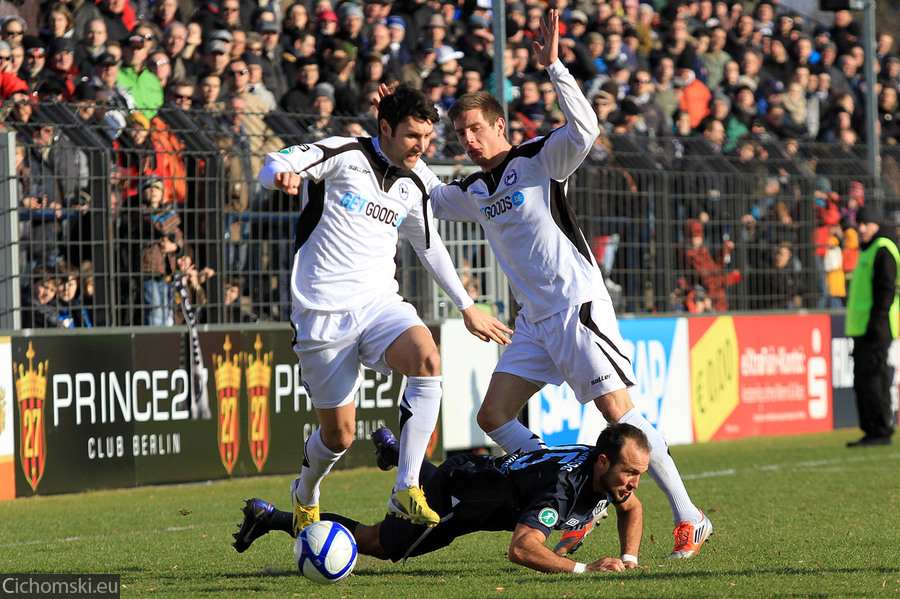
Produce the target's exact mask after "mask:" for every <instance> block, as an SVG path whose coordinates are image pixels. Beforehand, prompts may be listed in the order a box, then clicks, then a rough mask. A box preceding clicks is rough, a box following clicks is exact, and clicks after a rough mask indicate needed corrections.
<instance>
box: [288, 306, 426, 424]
mask: <svg viewBox="0 0 900 599" xmlns="http://www.w3.org/2000/svg"><path fill="white" fill-rule="evenodd" d="M291 325H292V326H293V328H294V353H296V354H297V358H299V360H300V378H301V379H302V380H303V386H304V387H306V391H307V393H309V397H310V399H311V400H312V403H313V405H314V406H315V407H316V408H322V409H328V408H337V407H340V406H344V405H347V404H349V403H351V402H353V401H354V400H355V399H356V392H357V390H358V389H359V385H360V383H361V382H362V371H361V370H360V368H359V365H360V364H363V365H365V366H367V367H368V368H371V369H373V370H376V371H378V372H380V373H381V374H390V373H391V371H392V370H391V367H390V366H388V364H387V362H385V359H384V352H385V351H387V348H388V347H389V346H390V345H391V343H393V342H394V341H395V340H396V339H397V338H398V337H399V336H400V335H402V334H403V332H404V331H406V330H408V329H409V328H411V327H415V326H422V327H424V326H425V323H424V322H422V319H421V318H419V315H418V314H416V309H415V308H414V307H413V306H412V304H409V303H407V302H405V301H403V298H401V297H400V296H399V295H396V294H391V295H387V296H383V297H381V298H378V299H376V300H375V301H373V302H372V303H371V304H369V305H368V306H366V307H364V308H362V309H360V310H355V311H353V312H323V311H319V310H306V309H297V308H295V309H294V311H293V313H292V314H291Z"/></svg>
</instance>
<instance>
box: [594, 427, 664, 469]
mask: <svg viewBox="0 0 900 599" xmlns="http://www.w3.org/2000/svg"><path fill="white" fill-rule="evenodd" d="M627 439H633V440H634V442H635V444H636V445H637V446H638V448H639V449H642V450H644V451H646V452H647V453H650V442H649V441H648V440H647V435H645V434H644V431H642V430H641V429H639V428H638V427H636V426H632V425H631V424H625V423H614V424H610V425H609V426H607V427H606V428H605V429H603V432H601V433H600V436H599V437H597V445H596V447H595V449H594V457H595V459H596V457H597V456H599V455H600V454H603V455H605V456H606V457H607V458H608V459H609V463H610V464H611V465H612V464H615V463H617V462H618V461H619V459H620V457H621V455H622V448H623V447H625V441H626V440H627Z"/></svg>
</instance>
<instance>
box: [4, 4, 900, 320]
mask: <svg viewBox="0 0 900 599" xmlns="http://www.w3.org/2000/svg"><path fill="white" fill-rule="evenodd" d="M491 4H492V3H491V1H490V0H398V1H395V2H391V1H390V0H351V1H347V0H309V1H302V0H301V1H295V2H288V1H285V0H66V1H58V0H57V1H43V0H42V1H40V2H37V1H35V2H24V3H23V2H17V1H12V0H0V96H2V99H3V100H4V104H3V108H2V109H0V121H2V122H0V127H2V128H4V129H6V130H13V131H15V132H16V134H17V136H18V139H19V140H20V143H21V144H22V146H23V147H24V151H23V152H22V153H21V160H20V159H19V155H18V154H17V170H18V171H19V173H20V174H21V175H22V178H21V180H20V196H21V197H22V198H23V204H22V205H23V207H24V208H26V209H28V210H30V211H31V213H32V214H33V216H32V217H31V218H30V219H29V220H28V221H27V223H26V225H27V231H24V234H25V238H26V239H29V240H31V244H30V246H29V247H31V248H32V251H31V252H30V253H29V255H28V256H26V257H25V258H26V262H27V263H28V265H29V266H28V268H27V269H26V270H27V272H29V273H32V272H33V273H34V274H35V275H37V274H38V273H41V276H40V277H36V278H35V285H34V287H35V289H34V293H33V294H32V295H31V296H30V297H32V296H33V298H34V299H33V301H35V302H40V298H41V297H45V298H46V295H47V293H48V292H47V289H48V288H49V286H50V285H49V283H47V285H44V286H43V287H42V289H43V292H38V290H37V285H38V281H44V282H46V279H45V276H46V273H47V271H48V270H49V269H58V268H67V267H66V266H65V265H66V264H70V263H73V262H75V263H78V262H79V261H81V260H82V259H83V258H84V257H83V256H72V255H60V251H59V246H58V245H57V244H56V243H54V239H60V238H61V236H65V235H67V236H69V237H70V238H76V239H77V236H78V234H79V232H78V231H67V230H66V227H67V226H68V225H69V224H70V223H69V219H66V218H60V211H66V210H78V209H79V208H80V207H81V208H84V207H85V206H88V205H89V204H90V196H89V192H88V189H87V183H86V182H87V180H88V173H86V172H85V171H86V168H87V167H86V160H85V157H84V155H83V154H82V152H80V151H79V150H78V149H77V148H75V147H72V144H71V142H69V141H67V140H66V139H65V137H66V136H65V135H64V134H60V133H59V131H58V130H57V129H56V128H55V126H56V123H54V122H53V121H52V118H50V117H49V116H48V115H41V114H40V110H35V108H34V106H35V104H33V103H34V102H40V103H46V102H70V103H72V105H73V106H75V107H76V109H77V114H78V116H79V118H81V119H82V120H83V121H84V122H85V123H88V124H90V125H91V126H92V127H95V128H96V129H97V130H98V131H101V132H102V133H103V135H105V136H106V137H108V139H109V141H110V143H111V144H112V147H113V148H114V150H115V156H116V159H115V161H116V164H115V165H114V173H115V178H116V180H117V181H118V186H117V191H116V194H115V195H116V198H114V205H113V210H114V211H115V210H116V209H118V210H120V211H121V214H122V215H125V214H126V213H127V211H128V210H129V209H130V210H132V211H133V212H134V215H133V216H120V217H119V218H117V220H116V222H117V223H118V227H119V233H120V237H121V239H122V240H123V243H122V244H121V245H122V247H128V245H129V244H128V243H127V240H128V239H132V240H133V239H140V244H143V245H139V247H136V248H134V251H131V252H130V253H129V252H124V253H126V254H128V255H127V256H126V257H125V258H124V260H126V261H128V260H130V261H131V262H133V265H132V268H133V272H137V273H142V274H143V277H142V282H141V283H140V284H136V283H134V282H131V283H129V284H128V287H129V289H127V290H125V291H124V292H125V293H126V294H127V295H128V296H130V297H132V298H133V299H135V300H136V303H138V304H140V303H141V301H139V299H140V297H141V296H143V303H144V305H145V309H144V310H143V312H142V315H141V316H135V317H134V318H133V320H134V321H135V322H137V321H140V320H142V321H143V322H145V323H150V322H153V323H157V322H166V323H168V322H171V317H172V314H171V311H170V310H169V311H166V310H163V309H162V308H161V307H160V305H159V304H163V303H165V304H167V305H168V304H169V303H170V300H169V299H168V298H169V297H170V296H171V289H170V288H169V287H166V286H165V285H162V284H161V283H159V281H160V280H161V277H162V280H165V278H166V277H169V276H171V275H172V274H173V273H176V272H178V266H177V260H176V257H178V256H180V255H182V253H183V247H184V244H185V240H184V238H183V236H182V232H181V221H182V220H183V218H180V216H179V209H180V208H183V207H184V206H185V202H186V190H185V183H184V180H185V164H184V160H182V159H181V157H180V154H179V152H180V151H181V150H182V149H183V148H184V140H183V139H179V137H178V136H177V135H174V134H173V133H172V132H171V131H169V126H168V124H167V121H166V120H165V119H163V118H160V114H161V113H160V111H161V110H165V109H166V108H169V109H177V110H180V111H185V112H188V113H190V114H192V115H193V118H194V120H195V121H196V122H197V123H199V124H200V125H201V126H202V128H203V129H205V130H206V131H208V132H210V133H214V134H215V135H213V136H212V137H213V139H214V140H215V143H216V145H217V146H218V147H219V149H220V150H221V152H222V157H223V158H222V159H223V160H224V161H225V172H226V175H227V178H228V180H229V182H230V186H229V189H228V191H227V196H228V197H227V198H224V199H223V200H222V208H223V210H225V211H226V212H228V213H231V214H234V215H239V214H241V213H243V212H245V211H247V210H248V209H250V210H254V209H259V208H261V207H263V206H265V205H266V202H267V201H268V200H267V196H266V193H265V190H263V189H261V188H260V187H259V186H258V184H257V183H256V181H255V176H254V175H255V173H256V172H257V171H258V169H259V167H260V163H261V160H262V157H263V156H264V154H265V153H266V152H269V151H273V150H277V149H279V148H281V147H283V145H285V144H284V142H283V140H282V139H280V137H279V135H277V134H276V132H274V131H272V129H271V128H270V126H269V125H268V124H267V120H266V119H265V118H264V117H265V115H267V114H269V113H273V112H285V113H299V114H305V115H310V118H309V119H307V120H306V121H304V124H303V132H302V138H303V141H315V140H317V139H321V138H323V137H326V136H329V135H334V134H350V135H366V134H367V133H372V131H370V130H368V131H367V127H371V125H369V124H368V123H370V120H369V119H368V117H371V116H372V115H373V101H372V100H373V98H376V97H377V93H378V92H377V90H378V86H379V85H380V84H382V83H387V84H391V83H392V82H396V81H412V82H414V83H415V84H417V85H419V86H421V88H422V89H423V90H424V91H425V92H426V93H427V94H428V95H429V96H430V97H431V98H432V99H433V100H434V102H435V104H436V105H437V106H438V107H439V109H440V111H441V113H442V115H443V113H444V112H445V111H446V110H447V109H448V108H449V106H450V105H451V104H452V103H453V101H454V100H455V98H457V97H458V96H459V95H461V94H463V93H465V92H469V91H474V90H479V89H486V90H489V91H490V92H491V93H493V94H495V95H498V96H499V95H501V94H502V96H503V97H505V99H506V100H507V102H508V104H509V107H510V108H509V114H510V119H509V126H508V129H509V134H510V137H511V141H513V143H518V142H520V141H523V140H527V139H529V138H531V137H533V136H535V135H538V134H541V133H544V132H547V131H549V130H550V129H551V128H553V127H556V126H559V125H561V124H563V123H564V121H565V117H564V115H563V113H562V111H561V110H560V109H559V106H558V104H557V99H556V94H555V90H554V89H553V86H552V85H551V84H550V82H549V79H548V78H547V77H546V76H545V74H544V73H543V72H542V71H541V70H540V69H538V68H536V66H535V65H534V63H533V60H532V52H531V42H532V40H533V39H535V38H536V37H537V36H539V35H540V27H539V23H540V18H541V16H542V15H543V13H544V11H545V10H546V9H547V8H548V7H554V8H557V9H559V10H560V13H561V28H562V31H561V33H562V36H561V47H560V58H561V60H562V61H563V62H564V63H565V64H566V66H567V67H568V68H569V70H570V71H571V72H572V73H573V75H574V76H575V77H576V79H577V80H578V81H579V83H580V85H581V86H582V87H583V89H584V92H585V94H586V96H587V97H588V99H589V100H590V101H591V102H592V105H593V106H594V107H595V109H596V112H597V116H598V120H599V121H600V122H601V124H602V129H603V132H604V134H605V135H608V134H629V135H634V136H636V137H642V138H643V137H655V138H662V137H676V138H677V137H681V138H688V137H700V138H703V139H704V140H705V141H706V142H708V143H709V144H710V146H712V147H713V148H714V149H715V150H716V151H717V152H720V153H722V154H723V155H728V156H734V157H735V160H737V161H740V160H742V159H743V158H742V157H741V156H742V153H745V152H746V151H747V148H748V147H749V148H750V154H751V155H750V159H751V160H753V159H757V160H758V156H754V155H753V154H754V151H755V150H754V147H753V146H752V145H749V144H748V140H749V141H753V140H767V139H777V140H780V141H782V142H784V143H786V144H791V143H794V144H796V143H798V142H805V141H822V142H834V143H838V144H844V145H853V144H857V143H859V142H860V140H864V139H865V135H866V132H865V126H866V120H865V118H864V105H863V98H864V97H865V96H866V95H867V94H869V93H874V94H876V95H877V97H878V119H877V120H876V125H877V126H878V127H879V131H878V133H879V135H880V136H881V139H882V141H883V142H884V143H886V144H895V143H897V141H898V140H900V123H898V118H900V106H898V89H900V57H898V56H897V55H896V54H895V53H894V51H895V44H894V37H893V35H892V34H891V33H890V32H889V31H879V32H878V34H877V47H876V53H875V55H874V56H866V55H865V51H864V48H863V45H862V44H861V41H860V38H861V27H860V24H859V23H858V22H857V21H854V19H853V16H852V14H851V13H850V12H848V11H837V12H836V13H834V19H833V23H831V24H821V23H817V22H813V21H812V20H810V19H809V18H807V17H805V16H803V15H800V14H797V13H796V12H794V11H792V10H790V9H787V8H785V7H783V6H782V5H781V2H780V0H761V1H759V2H750V3H743V2H735V1H726V0H719V1H714V0H673V1H668V2H667V1H666V0H652V1H648V2H641V1H639V0H609V1H592V0H555V1H554V0H549V1H538V0H524V1H518V0H516V1H509V2H507V3H506V36H507V46H506V50H505V55H504V60H503V65H504V72H503V75H502V79H501V77H500V76H498V74H497V73H494V72H493V57H492V55H493V51H494V48H493V42H494V33H493V31H494V29H493V28H492V23H494V22H495V15H493V14H492V12H491ZM868 59H870V60H872V62H873V65H874V67H875V71H876V73H877V85H876V89H875V90H867V89H866V84H865V81H864V77H863V75H862V73H863V66H864V62H865V60H868ZM498 80H502V89H500V85H499V84H498ZM7 128H8V129H7ZM607 149H608V148H607V147H606V146H604V144H603V135H601V139H600V140H598V150H597V152H595V153H594V156H595V157H596V156H600V157H601V158H602V156H605V155H607ZM756 151H758V150H756ZM429 156H432V157H438V158H457V157H462V156H463V152H462V148H461V147H460V146H459V144H458V142H457V141H456V139H455V136H454V134H453V132H452V127H449V126H447V124H445V123H439V124H438V126H437V127H436V134H435V138H434V142H433V143H432V145H431V147H430V149H429ZM60 182H62V183H60ZM157 189H159V190H160V194H159V195H160V197H159V198H158V199H156V200H153V202H150V203H148V202H149V198H150V197H151V195H152V196H153V197H154V198H155V197H156V194H157V192H156V190H157ZM147 190H151V192H152V193H145V192H147ZM818 191H820V192H822V194H820V195H824V197H818V196H817V198H816V201H821V203H822V204H825V206H820V205H819V204H816V212H815V217H816V218H820V219H822V226H823V227H824V228H825V229H826V230H825V232H824V233H823V237H822V238H821V240H817V242H816V243H817V244H819V245H817V254H816V255H817V261H818V262H817V268H818V269H819V270H820V271H821V273H822V279H821V280H822V283H821V285H822V288H823V289H825V288H826V287H827V285H828V280H829V279H828V277H827V273H828V272H830V271H828V270H826V267H825V258H826V254H828V251H827V250H828V248H829V247H833V246H831V245H830V244H833V243H834V241H833V239H838V242H839V243H841V244H842V243H843V240H844V239H845V237H846V235H845V231H846V230H847V228H852V223H850V225H851V226H849V227H848V226H844V227H842V226H841V223H842V219H841V214H840V212H841V210H845V211H846V210H848V209H849V206H848V203H847V198H846V197H845V196H846V194H845V196H838V197H837V199H836V201H835V198H834V197H833V195H832V193H831V190H830V189H828V190H827V191H825V190H824V189H820V190H818ZM775 195H777V193H776V194H775ZM761 197H762V199H761V201H760V202H759V203H758V205H754V206H753V207H749V208H748V210H747V211H746V214H744V219H743V222H744V224H745V225H746V228H747V231H746V232H745V233H746V235H745V239H748V240H750V241H751V242H753V241H756V240H757V239H756V237H754V236H755V235H756V234H757V230H756V229H757V227H756V225H757V224H759V223H762V222H765V221H771V222H774V223H776V224H777V223H779V222H782V221H785V220H789V219H790V218H791V215H790V214H784V213H779V212H778V210H779V204H778V201H777V200H775V199H773V198H774V195H772V194H770V196H768V198H769V199H768V200H767V199H766V198H767V196H765V194H761ZM154 202H155V203H154ZM831 204H834V205H833V206H832V205H831ZM832 208H833V210H832ZM788 212H790V210H789V211H788ZM168 214H171V216H165V215H168ZM834 214H838V217H837V219H836V220H835V217H834ZM686 216H691V217H696V220H694V221H691V223H690V225H689V227H688V228H689V229H691V232H692V233H699V235H696V236H695V235H693V234H685V235H684V241H685V245H686V246H688V245H692V244H693V243H694V242H696V243H697V244H700V245H698V246H697V247H693V248H691V247H686V250H685V252H684V255H685V256H686V260H685V263H686V264H699V263H701V262H702V263H703V264H705V265H706V266H704V268H703V269H701V270H704V269H705V270H704V274H702V275H700V276H698V277H696V280H691V281H681V282H680V283H681V284H682V285H683V286H684V288H683V289H682V291H685V290H686V291H687V294H688V295H690V293H693V292H694V290H695V289H697V288H701V289H702V290H703V299H704V302H697V303H698V304H703V305H710V306H711V307H712V309H714V310H724V309H727V301H726V291H725V289H726V287H728V286H730V285H733V284H734V283H736V282H737V281H739V280H740V277H741V275H740V274H739V273H738V272H737V271H735V270H734V269H733V268H732V267H730V266H729V265H728V264H727V263H723V262H722V261H721V258H722V257H721V256H720V259H719V260H714V259H713V258H712V257H711V255H710V253H709V252H708V251H706V252H701V251H700V246H702V245H703V244H704V239H703V234H704V233H706V234H709V233H710V230H709V229H708V228H706V229H704V227H706V226H707V225H706V223H707V221H708V218H709V215H707V216H706V219H704V218H701V216H702V214H695V215H686ZM843 222H844V224H845V225H846V224H848V221H847V220H846V218H845V219H844V220H843ZM248 227H249V225H248V223H247V222H246V221H241V220H240V219H235V220H233V221H232V222H231V223H230V230H229V236H228V238H229V246H228V250H227V257H226V259H225V265H226V267H227V269H228V270H229V272H231V273H235V274H236V275H242V274H243V273H245V272H246V271H247V269H248V265H249V264H251V263H253V262H254V261H256V262H258V261H259V256H254V255H253V251H254V250H253V249H252V248H250V247H249V246H248V245H247V244H246V238H247V236H248V234H249V232H250V231H249V229H248ZM698 227H699V229H698ZM73 228H74V227H73ZM771 230H777V227H774V228H772V229H769V231H771ZM173 236H174V239H173ZM691 237H694V240H693V242H692V241H691V240H690V238H691ZM190 241H192V240H188V245H190ZM802 241H803V240H798V239H790V238H789V237H788V236H784V235H782V236H780V237H778V238H775V237H772V238H770V239H767V243H766V245H765V248H764V251H762V252H761V253H760V254H759V256H756V258H754V259H755V260H758V261H759V262H761V263H768V262H770V261H771V262H772V263H773V264H774V265H775V267H777V265H778V264H779V263H782V262H785V260H787V263H788V264H790V263H792V262H793V263H796V257H788V258H787V259H786V258H785V256H786V252H790V244H791V243H800V242H802ZM715 242H716V243H717V244H719V245H721V246H722V247H723V248H725V247H726V246H727V244H723V240H722V239H721V237H720V238H718V239H716V240H715ZM148 243H149V244H151V246H152V247H149V248H148V247H146V244H148ZM729 243H730V242H729ZM760 247H761V246H760ZM727 249H728V250H729V251H730V247H728V248H727ZM819 249H821V255H819ZM123 251H124V250H123ZM692 252H693V253H692ZM284 253H285V252H284V251H283V248H279V247H277V246H273V249H272V251H271V254H272V256H270V259H272V260H274V261H275V262H277V263H278V264H279V265H280V266H285V264H283V263H285V262H286V260H288V259H289V256H284V255H281V254H284ZM148 255H149V256H150V257H151V258H150V259H147V256H148ZM819 259H821V260H819ZM714 265H715V266H716V269H718V270H721V272H716V273H712V272H707V271H709V270H710V269H711V268H713V266H714ZM828 265H829V266H833V265H834V259H833V258H832V259H831V260H829V262H828ZM748 266H749V265H748ZM686 268H689V267H687V266H686ZM237 280H240V281H242V284H243V285H244V288H245V289H246V287H247V286H248V285H250V286H251V287H258V285H255V284H254V283H253V282H252V280H251V279H249V278H247V277H241V278H239V279H235V281H237ZM753 280H754V281H755V280H756V278H753ZM42 284H43V283H42ZM772 284H775V283H772ZM777 284H778V285H779V286H782V287H784V286H787V287H791V285H792V284H791V283H785V282H784V281H781V280H779V281H778V282H777ZM229 287H230V288H233V287H234V284H233V283H229ZM834 291H835V293H840V290H839V289H838V288H834ZM42 294H43V295H42ZM793 297H794V296H793V295H792V296H789V297H788V298H787V299H786V300H784V301H782V299H779V300H778V302H779V303H783V304H789V303H790V302H791V301H792V299H791V298H793ZM834 297H840V296H839V295H838V296H834ZM829 305H830V304H829ZM243 317H244V316H242V318H243Z"/></svg>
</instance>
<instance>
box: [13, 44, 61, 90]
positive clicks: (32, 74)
mask: <svg viewBox="0 0 900 599" xmlns="http://www.w3.org/2000/svg"><path fill="white" fill-rule="evenodd" d="M22 47H23V49H24V51H25V63H24V64H23V65H22V68H21V69H19V72H18V73H17V74H18V76H19V78H20V79H22V80H23V81H24V82H25V83H27V84H28V89H30V90H33V91H40V89H41V86H42V85H44V82H46V81H48V80H50V79H54V80H56V82H57V83H59V84H60V85H62V80H61V79H60V77H59V76H58V75H57V74H56V73H54V72H53V71H51V70H50V69H48V68H46V66H47V45H46V44H45V43H44V42H43V41H41V39H40V38H39V37H35V36H32V35H29V36H26V37H25V38H24V40H23V41H22Z"/></svg>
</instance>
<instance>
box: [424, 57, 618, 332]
mask: <svg viewBox="0 0 900 599" xmlns="http://www.w3.org/2000/svg"><path fill="white" fill-rule="evenodd" d="M547 72H548V73H549V74H550V76H551V81H552V82H553V83H554V85H555V86H556V88H557V92H558V94H557V95H558V97H559V103H560V108H561V109H562V110H563V113H564V114H565V115H566V124H565V125H564V126H562V127H560V128H558V129H555V130H553V131H552V132H550V133H549V134H548V135H546V136H543V137H536V138H534V139H531V140H529V141H527V142H525V143H523V144H521V145H519V146H514V147H513V148H512V149H511V150H510V152H509V154H508V155H507V157H506V159H505V160H504V162H503V163H502V164H500V165H499V166H498V167H497V168H495V169H494V170H492V171H489V172H484V171H481V172H478V173H474V174H472V175H470V176H468V177H466V178H465V179H463V180H461V181H454V182H453V183H450V184H447V185H438V186H436V187H434V188H433V189H430V191H431V204H432V208H433V210H434V214H435V216H436V217H438V218H440V219H445V220H455V221H477V222H478V223H480V224H481V226H482V228H483V229H484V233H485V236H486V237H487V240H488V242H489V243H490V245H491V250H493V252H494V255H495V256H496V258H497V261H498V263H499V264H500V267H501V268H502V269H503V272H505V273H506V276H507V279H508V280H509V283H510V287H511V288H512V292H513V295H514V296H515V298H516V301H517V302H518V303H519V304H520V305H521V309H522V314H523V315H524V316H526V317H528V318H529V319H530V320H531V321H533V322H536V321H539V320H541V319H543V318H546V317H547V316H550V315H552V314H555V313H557V312H559V311H560V310H563V309H566V308H569V307H571V306H576V305H580V304H582V303H584V302H587V301H590V300H594V299H597V298H598V297H608V292H607V290H606V286H605V285H604V283H603V276H602V274H601V272H600V268H599V267H598V266H597V262H596V260H595V259H594V256H593V254H592V253H591V250H590V246H589V245H588V244H587V242H586V241H585V238H584V235H583V234H582V232H581V229H580V228H579V227H578V223H577V220H576V218H575V214H574V212H573V211H572V208H571V206H570V205H569V202H568V200H567V198H566V191H567V179H568V177H569V176H570V175H571V174H572V173H573V172H575V169H577V168H578V166H579V165H580V164H581V163H582V161H583V160H584V159H585V157H586V156H587V154H588V151H589V150H590V149H591V146H592V144H593V143H594V140H595V139H596V138H597V135H598V134H599V128H598V125H597V116H596V115H595V114H594V112H593V111H592V110H591V106H590V104H589V103H588V101H587V99H586V98H585V97H584V94H583V93H582V92H581V90H580V89H579V87H578V84H577V83H576V82H575V79H574V78H573V77H572V76H571V75H570V74H569V71H568V70H567V69H566V68H565V67H564V66H563V65H562V63H561V62H559V61H557V62H555V63H553V64H551V65H550V66H549V67H548V68H547ZM426 182H428V181H426Z"/></svg>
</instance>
